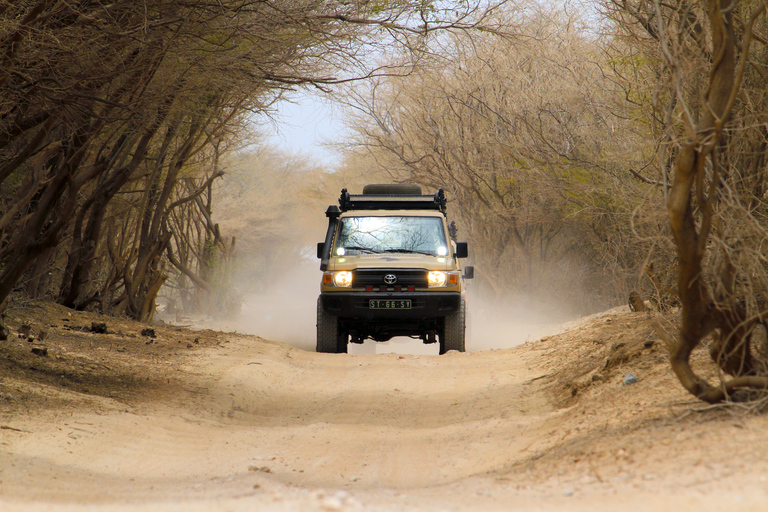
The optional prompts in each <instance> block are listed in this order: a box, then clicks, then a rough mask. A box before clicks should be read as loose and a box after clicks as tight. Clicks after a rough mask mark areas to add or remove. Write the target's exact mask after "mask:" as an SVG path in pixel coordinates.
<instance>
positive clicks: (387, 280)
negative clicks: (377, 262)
mask: <svg viewBox="0 0 768 512" xmlns="http://www.w3.org/2000/svg"><path fill="white" fill-rule="evenodd" d="M384 282H385V283H387V284H395V283H396V282H397V276H396V275H395V274H387V275H385V276H384Z"/></svg>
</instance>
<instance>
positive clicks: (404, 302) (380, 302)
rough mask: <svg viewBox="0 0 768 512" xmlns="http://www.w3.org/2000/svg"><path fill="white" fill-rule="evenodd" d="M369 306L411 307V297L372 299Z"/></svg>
mask: <svg viewBox="0 0 768 512" xmlns="http://www.w3.org/2000/svg"><path fill="white" fill-rule="evenodd" d="M368 307H369V308H371V309H411V299H401V300H391V299H389V300H385V299H371V300H370V301H368Z"/></svg>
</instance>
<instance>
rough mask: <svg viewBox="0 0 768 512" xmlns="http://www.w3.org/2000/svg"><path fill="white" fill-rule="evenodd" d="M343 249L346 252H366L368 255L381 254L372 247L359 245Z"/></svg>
mask: <svg viewBox="0 0 768 512" xmlns="http://www.w3.org/2000/svg"><path fill="white" fill-rule="evenodd" d="M343 249H344V250H345V251H365V252H366V253H368V254H378V253H379V252H380V251H377V250H375V249H371V248H370V247H360V246H357V245H351V246H349V247H344V248H343Z"/></svg>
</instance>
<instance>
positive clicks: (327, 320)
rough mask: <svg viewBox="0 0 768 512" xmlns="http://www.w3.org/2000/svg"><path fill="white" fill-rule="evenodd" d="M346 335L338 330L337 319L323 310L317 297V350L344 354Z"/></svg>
mask: <svg viewBox="0 0 768 512" xmlns="http://www.w3.org/2000/svg"><path fill="white" fill-rule="evenodd" d="M347 338H348V335H347V334H346V333H344V332H342V331H340V330H339V319H338V318H337V317H335V316H333V315H329V314H328V313H326V312H325V311H323V301H322V300H321V299H320V297H318V298H317V352H325V353H328V354H346V353H347Z"/></svg>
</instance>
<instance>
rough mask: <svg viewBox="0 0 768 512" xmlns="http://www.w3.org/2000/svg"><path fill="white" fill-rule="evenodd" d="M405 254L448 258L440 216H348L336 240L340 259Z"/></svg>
mask: <svg viewBox="0 0 768 512" xmlns="http://www.w3.org/2000/svg"><path fill="white" fill-rule="evenodd" d="M386 252H403V253H418V254H429V255H432V256H446V255H447V254H448V244H447V242H446V240H445V232H444V230H443V222H442V219H440V218H439V217H401V216H393V217H345V218H343V219H341V222H340V225H339V235H338V237H337V239H336V249H335V251H334V254H335V255H337V256H344V255H350V256H352V255H356V254H378V253H386Z"/></svg>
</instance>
